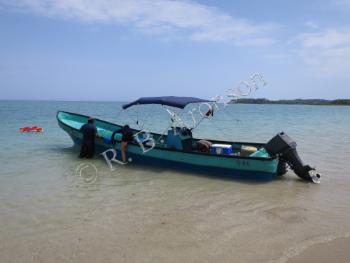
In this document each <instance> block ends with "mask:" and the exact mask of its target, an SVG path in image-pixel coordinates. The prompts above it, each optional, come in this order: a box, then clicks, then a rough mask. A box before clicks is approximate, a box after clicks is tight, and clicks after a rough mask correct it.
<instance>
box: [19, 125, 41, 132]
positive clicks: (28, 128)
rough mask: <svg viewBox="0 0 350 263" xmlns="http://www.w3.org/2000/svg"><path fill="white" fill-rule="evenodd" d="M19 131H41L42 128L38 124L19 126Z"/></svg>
mask: <svg viewBox="0 0 350 263" xmlns="http://www.w3.org/2000/svg"><path fill="white" fill-rule="evenodd" d="M19 131H20V132H43V131H44V129H43V128H41V127H38V126H33V127H21V128H19Z"/></svg>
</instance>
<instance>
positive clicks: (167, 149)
mask: <svg viewBox="0 0 350 263" xmlns="http://www.w3.org/2000/svg"><path fill="white" fill-rule="evenodd" d="M61 112H62V113H66V114H71V115H76V116H80V117H84V118H89V116H87V115H83V114H80V113H74V112H69V111H57V113H56V119H57V121H58V122H60V123H61V124H62V125H64V126H66V127H69V128H70V129H73V130H75V131H79V130H78V129H77V128H75V127H72V126H69V125H68V124H66V123H64V122H63V121H62V120H60V119H59V117H58V115H59V113H61ZM94 120H98V121H100V122H103V123H106V124H110V125H113V126H122V125H118V124H115V123H112V122H109V121H105V120H101V119H99V118H94ZM132 130H134V131H140V130H136V129H132ZM151 134H155V135H159V136H162V134H159V133H155V132H151ZM194 139H196V140H206V139H198V138H194ZM208 140H212V141H216V142H222V143H237V144H253V145H257V146H264V145H265V144H264V143H254V142H230V141H218V140H213V139H208ZM132 144H135V145H137V144H136V143H134V142H132ZM154 149H157V150H163V151H171V152H180V153H188V154H197V155H202V156H207V154H205V153H201V152H184V151H181V150H177V149H172V148H162V147H157V146H155V147H154ZM214 156H215V157H219V158H231V159H244V160H257V161H273V160H275V159H278V156H277V155H276V156H270V157H267V158H266V157H254V156H235V155H213V157H214Z"/></svg>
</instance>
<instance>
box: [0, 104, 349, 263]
mask: <svg viewBox="0 0 350 263" xmlns="http://www.w3.org/2000/svg"><path fill="white" fill-rule="evenodd" d="M192 108H193V107H188V108H186V109H185V110H184V111H183V119H185V120H186V121H188V122H189V121H191V119H190V118H189V115H188V114H187V112H188V111H189V110H191V109H192ZM120 109H121V103H118V102H29V101H11V102H8V101H0V121H1V123H0V146H1V150H0V226H1V227H0V255H1V257H2V259H1V261H2V262H58V261H60V262H285V261H287V260H288V258H290V257H291V256H293V255H296V254H298V253H300V251H302V250H303V249H305V248H307V247H309V246H311V245H313V244H315V243H319V242H326V241H330V240H333V239H335V238H338V237H348V236H349V235H350V223H349V222H350V205H349V204H350V176H349V170H350V107H337V106H332V107H328V106H294V105H288V106H287V105H229V106H228V107H226V108H222V109H220V110H219V111H218V112H217V113H216V114H215V116H214V118H213V119H211V120H204V121H203V122H202V123H201V124H200V125H199V126H198V128H197V129H196V130H195V133H194V135H195V136H196V137H201V138H208V139H210V138H220V139H229V140H237V141H254V142H266V141H268V140H269V139H270V138H271V137H273V136H274V135H275V134H276V133H277V132H280V131H285V132H286V133H287V134H288V135H289V136H291V137H292V138H294V139H295V140H296V141H297V143H298V151H299V154H300V155H301V157H302V159H303V160H304V161H305V162H306V163H308V164H310V165H312V166H316V167H317V169H318V171H319V172H321V173H322V175H323V177H322V182H321V184H320V185H315V184H311V183H305V182H303V181H301V180H299V179H298V177H296V176H295V175H294V174H293V172H289V173H288V174H287V175H286V176H283V177H281V178H280V179H278V180H276V181H272V182H269V183H252V182H244V181H235V180H229V179H227V178H226V179H223V178H219V177H218V178H217V177H215V176H213V177H208V176H202V175H200V174H194V173H181V172H179V171H173V170H166V169H158V168H157V167H147V168H140V167H137V166H134V167H133V165H132V163H131V164H129V165H127V166H123V167H121V166H116V169H115V171H111V170H110V169H109V168H108V166H107V165H106V163H105V162H104V161H103V159H102V158H95V159H93V160H91V161H84V162H85V163H88V164H93V165H94V166H95V167H96V168H97V170H98V173H97V178H95V179H94V180H93V181H89V180H86V178H84V177H81V176H79V173H77V172H76V170H77V167H79V165H82V160H80V159H78V158H77V155H78V152H77V150H76V149H74V148H73V147H72V141H71V140H70V138H69V137H68V136H67V134H66V133H65V132H64V131H62V130H61V129H60V128H59V127H58V125H57V121H56V117H55V114H56V112H57V110H66V111H71V112H76V113H82V114H86V115H91V116H94V117H98V118H101V119H105V120H108V121H111V122H117V123H122V124H124V123H129V124H130V125H131V126H134V127H136V126H135V125H136V123H135V122H136V120H139V125H141V126H142V127H144V128H145V129H148V130H149V131H156V132H163V131H164V129H166V128H167V126H168V124H169V120H168V116H167V113H166V112H165V111H164V109H162V108H161V107H160V106H159V107H158V106H143V107H140V108H139V110H137V109H131V110H130V111H129V112H128V113H127V114H126V113H124V112H122V113H121V112H120ZM197 111H198V109H197ZM197 117H198V115H197ZM33 125H37V126H41V127H43V128H44V129H45V132H44V133H31V134H22V133H20V132H19V131H18V128H19V127H23V126H33Z"/></svg>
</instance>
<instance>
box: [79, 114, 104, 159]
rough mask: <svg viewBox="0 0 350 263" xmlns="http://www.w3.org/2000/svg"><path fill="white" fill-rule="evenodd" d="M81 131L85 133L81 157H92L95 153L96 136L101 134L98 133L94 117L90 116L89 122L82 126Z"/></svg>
mask: <svg viewBox="0 0 350 263" xmlns="http://www.w3.org/2000/svg"><path fill="white" fill-rule="evenodd" d="M80 132H82V133H83V140H82V142H81V149H80V155H79V157H80V158H84V157H86V158H92V157H94V154H95V138H99V137H100V136H99V135H98V134H97V129H96V126H95V124H94V119H93V118H89V119H88V123H86V124H84V125H83V126H81V128H80Z"/></svg>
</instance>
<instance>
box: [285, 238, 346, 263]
mask: <svg viewBox="0 0 350 263" xmlns="http://www.w3.org/2000/svg"><path fill="white" fill-rule="evenodd" d="M349 261H350V238H338V239H335V240H333V241H330V242H326V243H321V244H316V245H314V246H311V247H309V248H307V249H305V250H303V251H302V252H301V253H300V254H299V255H297V256H295V257H292V258H290V259H289V260H288V263H305V262H318V263H330V262H334V263H348V262H349Z"/></svg>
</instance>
